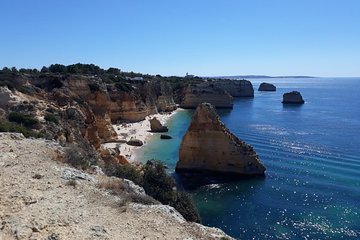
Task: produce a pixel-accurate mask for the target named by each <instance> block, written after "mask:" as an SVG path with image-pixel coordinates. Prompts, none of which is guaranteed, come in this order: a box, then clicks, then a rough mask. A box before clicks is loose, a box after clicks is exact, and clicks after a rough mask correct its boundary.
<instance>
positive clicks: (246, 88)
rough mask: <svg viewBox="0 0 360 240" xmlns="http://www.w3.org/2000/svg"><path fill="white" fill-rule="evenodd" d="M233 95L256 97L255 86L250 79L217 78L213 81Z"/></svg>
mask: <svg viewBox="0 0 360 240" xmlns="http://www.w3.org/2000/svg"><path fill="white" fill-rule="evenodd" d="M213 84H214V85H215V86H216V87H219V88H221V89H223V90H225V91H227V92H228V93H229V94H230V95H231V96H233V97H254V88H253V85H252V84H251V82H250V81H248V80H227V79H224V80H216V81H215V82H214V83H213Z"/></svg>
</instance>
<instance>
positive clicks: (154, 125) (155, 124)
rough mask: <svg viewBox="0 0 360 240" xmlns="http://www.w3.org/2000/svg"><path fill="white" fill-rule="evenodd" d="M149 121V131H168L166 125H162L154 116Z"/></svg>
mask: <svg viewBox="0 0 360 240" xmlns="http://www.w3.org/2000/svg"><path fill="white" fill-rule="evenodd" d="M149 121H150V129H151V132H168V131H169V129H168V128H167V127H166V126H163V125H162V124H161V122H160V121H159V120H158V119H157V118H156V117H154V118H152V119H150V120H149Z"/></svg>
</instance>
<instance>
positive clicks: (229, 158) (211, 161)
mask: <svg viewBox="0 0 360 240" xmlns="http://www.w3.org/2000/svg"><path fill="white" fill-rule="evenodd" d="M264 171H265V167H264V165H263V164H262V163H261V162H260V160H259V157H258V155H257V154H256V152H255V151H254V149H253V148H252V147H251V146H250V145H249V144H246V143H245V142H243V141H241V140H240V139H239V138H237V137H236V136H235V135H234V134H232V133H231V132H230V131H229V130H228V129H227V128H226V127H225V125H224V124H223V123H222V122H221V120H220V118H219V116H218V115H217V114H216V112H215V109H214V108H213V107H212V106H211V105H210V104H208V103H203V104H201V105H199V106H198V107H197V109H196V111H195V113H194V116H193V118H192V121H191V124H190V127H189V128H188V130H187V132H186V134H185V136H184V137H183V139H182V141H181V145H180V150H179V161H178V162H177V165H176V172H180V173H182V172H200V173H204V172H205V173H207V172H209V173H220V174H225V175H227V174H231V175H234V176H254V175H263V174H264Z"/></svg>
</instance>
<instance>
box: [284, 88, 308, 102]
mask: <svg viewBox="0 0 360 240" xmlns="http://www.w3.org/2000/svg"><path fill="white" fill-rule="evenodd" d="M282 103H284V104H303V103H305V101H304V99H303V98H302V96H301V94H300V93H299V92H298V91H292V92H288V93H284V95H283V101H282Z"/></svg>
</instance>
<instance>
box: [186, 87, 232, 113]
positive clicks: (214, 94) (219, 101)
mask: <svg viewBox="0 0 360 240" xmlns="http://www.w3.org/2000/svg"><path fill="white" fill-rule="evenodd" d="M204 102H208V103H211V104H212V105H213V106H214V107H216V108H232V107H233V98H232V96H230V94H229V93H227V92H226V91H225V90H223V89H221V88H219V87H216V86H215V85H213V84H208V83H204V84H197V85H189V86H188V87H187V88H185V89H184V91H183V96H182V100H181V103H180V107H182V108H196V107H197V106H198V105H199V104H201V103H204Z"/></svg>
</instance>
